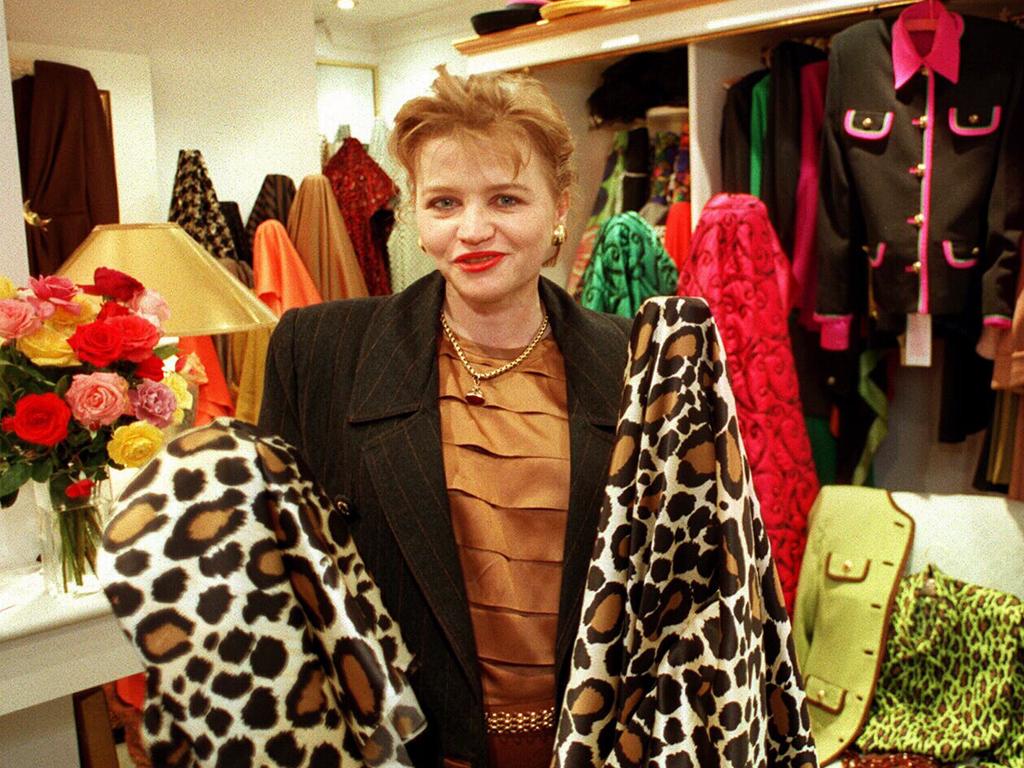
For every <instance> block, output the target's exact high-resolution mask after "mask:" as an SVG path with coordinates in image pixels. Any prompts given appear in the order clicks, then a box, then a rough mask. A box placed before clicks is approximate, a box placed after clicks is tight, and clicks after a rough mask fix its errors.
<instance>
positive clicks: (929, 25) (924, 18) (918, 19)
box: [904, 0, 939, 32]
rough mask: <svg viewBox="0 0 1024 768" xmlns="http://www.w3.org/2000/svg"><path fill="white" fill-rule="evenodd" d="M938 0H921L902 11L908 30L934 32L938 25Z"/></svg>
mask: <svg viewBox="0 0 1024 768" xmlns="http://www.w3.org/2000/svg"><path fill="white" fill-rule="evenodd" d="M936 5H939V3H938V0H921V1H920V2H918V3H914V4H913V5H912V6H910V7H909V8H907V10H905V11H904V13H905V14H906V16H905V20H904V26H906V28H907V31H908V32H934V31H935V30H936V29H938V26H939V8H936Z"/></svg>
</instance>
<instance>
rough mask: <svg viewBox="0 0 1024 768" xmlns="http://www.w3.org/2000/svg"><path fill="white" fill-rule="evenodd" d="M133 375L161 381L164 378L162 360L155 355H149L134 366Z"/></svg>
mask: <svg viewBox="0 0 1024 768" xmlns="http://www.w3.org/2000/svg"><path fill="white" fill-rule="evenodd" d="M135 375H136V376H138V377H139V378H140V379H149V380H150V381H163V380H164V361H163V360H161V359H160V358H159V357H157V356H156V355H150V356H149V357H147V358H146V359H145V360H143V361H142V362H141V363H139V364H138V365H137V366H135Z"/></svg>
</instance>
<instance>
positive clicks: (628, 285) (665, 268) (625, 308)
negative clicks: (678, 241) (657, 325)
mask: <svg viewBox="0 0 1024 768" xmlns="http://www.w3.org/2000/svg"><path fill="white" fill-rule="evenodd" d="M678 279H679V273H678V271H677V270H676V266H675V264H673V263H672V259H670V258H669V256H668V254H667V253H665V247H664V246H663V245H662V244H661V240H660V239H659V238H658V236H657V234H655V232H654V230H653V229H652V228H651V225H650V224H648V223H647V222H646V221H645V220H644V219H643V218H642V217H641V216H640V215H639V214H638V213H636V212H635V211H626V212H625V213H620V214H617V215H616V216H613V217H612V218H610V219H609V220H608V221H606V222H605V223H604V225H603V226H602V227H601V230H600V232H598V234H597V240H596V241H595V242H594V253H593V256H592V257H591V260H590V264H589V265H588V266H587V272H586V274H585V275H584V276H583V292H582V296H581V299H580V303H581V304H582V305H583V306H584V307H586V308H587V309H593V310H596V311H598V312H610V313H612V314H615V315H619V316H620V317H627V318H628V317H632V316H633V315H635V314H636V311H637V310H638V309H639V308H640V305H641V304H642V303H643V302H644V300H645V299H647V298H649V297H651V296H668V295H671V294H672V293H674V292H675V286H676V282H677V281H678Z"/></svg>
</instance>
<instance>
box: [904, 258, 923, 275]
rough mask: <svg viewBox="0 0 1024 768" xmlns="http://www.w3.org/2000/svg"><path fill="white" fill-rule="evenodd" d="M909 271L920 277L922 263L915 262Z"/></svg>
mask: <svg viewBox="0 0 1024 768" xmlns="http://www.w3.org/2000/svg"><path fill="white" fill-rule="evenodd" d="M907 269H908V270H909V271H911V272H913V273H914V274H915V275H919V274H921V262H920V261H915V262H914V263H913V264H911V265H910V266H909V267H908V268H907Z"/></svg>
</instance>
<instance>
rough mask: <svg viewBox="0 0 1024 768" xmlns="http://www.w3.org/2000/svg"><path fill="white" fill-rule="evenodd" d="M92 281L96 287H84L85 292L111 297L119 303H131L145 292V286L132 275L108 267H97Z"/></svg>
mask: <svg viewBox="0 0 1024 768" xmlns="http://www.w3.org/2000/svg"><path fill="white" fill-rule="evenodd" d="M92 279H93V283H94V285H83V286H82V290H83V291H85V292H86V293H91V294H93V295H94V296H109V297H110V298H112V299H117V300H118V301H131V300H132V299H133V298H135V294H137V293H141V292H142V291H144V290H145V286H144V285H143V284H142V283H140V282H139V281H138V280H136V279H135V278H134V277H132V276H131V275H126V274H125V273H124V272H118V271H117V270H116V269H108V268H107V267H96V271H95V272H93V274H92Z"/></svg>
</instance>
